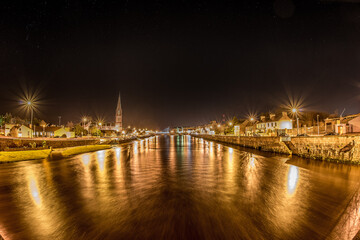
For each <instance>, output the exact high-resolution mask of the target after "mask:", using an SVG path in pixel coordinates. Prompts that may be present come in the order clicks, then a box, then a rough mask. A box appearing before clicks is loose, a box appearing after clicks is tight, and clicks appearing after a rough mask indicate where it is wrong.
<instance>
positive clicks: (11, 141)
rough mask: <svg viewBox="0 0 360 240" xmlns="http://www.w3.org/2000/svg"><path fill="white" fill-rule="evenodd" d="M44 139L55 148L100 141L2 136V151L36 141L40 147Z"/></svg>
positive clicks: (49, 145)
mask: <svg viewBox="0 0 360 240" xmlns="http://www.w3.org/2000/svg"><path fill="white" fill-rule="evenodd" d="M44 141H46V146H48V147H53V148H64V147H74V146H83V145H93V144H98V143H99V140H98V139H79V140H77V139H56V140H55V139H54V140H43V139H21V138H0V151H4V150H7V149H12V148H23V147H30V144H33V143H36V146H37V147H40V146H42V144H43V142H44Z"/></svg>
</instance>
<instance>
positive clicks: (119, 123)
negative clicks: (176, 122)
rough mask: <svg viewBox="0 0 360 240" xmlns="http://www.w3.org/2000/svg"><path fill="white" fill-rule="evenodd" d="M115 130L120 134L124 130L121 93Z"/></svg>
mask: <svg viewBox="0 0 360 240" xmlns="http://www.w3.org/2000/svg"><path fill="white" fill-rule="evenodd" d="M115 130H116V131H119V132H120V131H121V130H122V109H121V99H120V93H119V98H118V103H117V107H116V113H115Z"/></svg>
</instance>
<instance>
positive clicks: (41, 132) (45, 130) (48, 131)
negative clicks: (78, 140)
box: [34, 126, 75, 138]
mask: <svg viewBox="0 0 360 240" xmlns="http://www.w3.org/2000/svg"><path fill="white" fill-rule="evenodd" d="M34 136H35V137H50V138H52V137H55V138H56V137H62V138H74V137H75V132H73V131H70V128H67V127H45V126H42V127H41V126H36V127H35V132H34Z"/></svg>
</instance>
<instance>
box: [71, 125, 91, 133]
mask: <svg viewBox="0 0 360 240" xmlns="http://www.w3.org/2000/svg"><path fill="white" fill-rule="evenodd" d="M74 132H75V135H76V136H84V135H87V134H88V131H87V130H85V129H84V128H83V127H82V126H81V125H80V124H76V125H75V127H74Z"/></svg>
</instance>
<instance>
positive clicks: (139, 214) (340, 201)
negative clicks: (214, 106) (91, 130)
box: [0, 136, 360, 240]
mask: <svg viewBox="0 0 360 240" xmlns="http://www.w3.org/2000/svg"><path fill="white" fill-rule="evenodd" d="M359 180H360V168H359V167H357V166H349V165H341V164H333V163H327V162H321V161H314V160H308V159H302V158H297V157H288V156H285V155H278V154H270V153H263V152H258V151H255V150H250V149H244V148H240V147H235V146H230V145H223V144H218V143H216V142H211V141H206V140H203V139H200V138H194V137H191V136H156V137H152V138H149V139H144V140H139V141H134V142H132V143H130V144H125V145H119V146H114V148H112V149H109V150H102V151H97V152H92V153H86V154H81V155H77V156H73V157H69V158H65V159H61V160H47V159H44V160H36V161H24V162H16V163H6V164H1V165H0V234H1V235H2V236H3V238H4V239H6V240H8V239H21V240H23V239H352V237H353V236H354V235H355V234H356V232H357V231H358V230H359V216H360V208H359V207H360V197H359Z"/></svg>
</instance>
